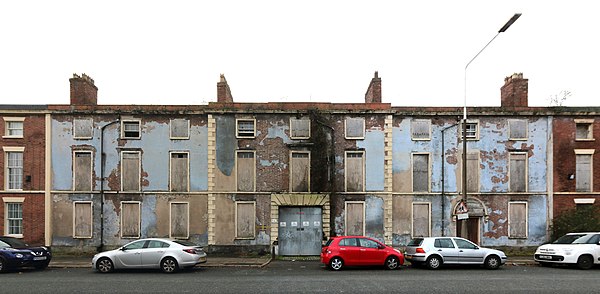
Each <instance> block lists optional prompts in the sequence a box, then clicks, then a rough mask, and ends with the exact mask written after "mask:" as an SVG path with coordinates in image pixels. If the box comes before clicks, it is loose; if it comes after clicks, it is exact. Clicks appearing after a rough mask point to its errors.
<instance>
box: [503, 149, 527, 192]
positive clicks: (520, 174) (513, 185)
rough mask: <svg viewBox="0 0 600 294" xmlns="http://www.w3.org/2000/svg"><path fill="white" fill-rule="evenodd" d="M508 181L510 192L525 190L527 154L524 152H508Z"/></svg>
mask: <svg viewBox="0 0 600 294" xmlns="http://www.w3.org/2000/svg"><path fill="white" fill-rule="evenodd" d="M508 180H509V182H510V191H511V192H526V191H527V154H526V153H511V154H510V176H509V178H508Z"/></svg>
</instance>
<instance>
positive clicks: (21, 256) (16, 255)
mask: <svg viewBox="0 0 600 294" xmlns="http://www.w3.org/2000/svg"><path fill="white" fill-rule="evenodd" d="M15 257H16V258H23V254H21V253H17V254H15Z"/></svg>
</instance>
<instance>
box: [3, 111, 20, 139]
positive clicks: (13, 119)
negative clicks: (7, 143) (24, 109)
mask: <svg viewBox="0 0 600 294" xmlns="http://www.w3.org/2000/svg"><path fill="white" fill-rule="evenodd" d="M3 118H4V136H2V138H6V139H19V138H23V135H24V134H25V118H24V117H12V116H5V117H3ZM11 122H20V123H21V129H20V130H21V135H11V134H10V132H11V130H13V129H9V127H8V125H9V123H11ZM15 130H18V129H15Z"/></svg>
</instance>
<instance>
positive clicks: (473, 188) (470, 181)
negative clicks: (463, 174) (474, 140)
mask: <svg viewBox="0 0 600 294" xmlns="http://www.w3.org/2000/svg"><path fill="white" fill-rule="evenodd" d="M467 191H468V192H479V151H476V152H471V151H469V152H467Z"/></svg>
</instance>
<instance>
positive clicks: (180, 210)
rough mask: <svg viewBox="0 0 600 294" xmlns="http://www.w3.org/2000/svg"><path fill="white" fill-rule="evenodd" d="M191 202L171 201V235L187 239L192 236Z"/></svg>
mask: <svg viewBox="0 0 600 294" xmlns="http://www.w3.org/2000/svg"><path fill="white" fill-rule="evenodd" d="M189 219H190V204H189V203H187V202H171V231H170V234H169V237H171V238H179V239H187V238H189V236H190V230H189V228H190V222H189Z"/></svg>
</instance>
